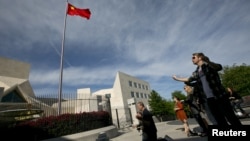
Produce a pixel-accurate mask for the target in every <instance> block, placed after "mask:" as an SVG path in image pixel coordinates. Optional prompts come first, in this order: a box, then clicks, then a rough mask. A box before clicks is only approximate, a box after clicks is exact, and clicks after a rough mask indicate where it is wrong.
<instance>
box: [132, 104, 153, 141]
mask: <svg viewBox="0 0 250 141" xmlns="http://www.w3.org/2000/svg"><path fill="white" fill-rule="evenodd" d="M136 106H137V109H138V110H139V112H138V113H137V115H136V118H137V119H138V120H139V121H140V122H139V124H138V125H134V126H133V127H142V128H141V130H142V141H157V128H156V126H155V123H154V120H153V118H152V116H153V115H152V114H151V113H150V112H149V111H148V109H147V108H145V106H144V103H143V102H138V103H137V105H136Z"/></svg>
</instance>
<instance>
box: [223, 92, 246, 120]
mask: <svg viewBox="0 0 250 141" xmlns="http://www.w3.org/2000/svg"><path fill="white" fill-rule="evenodd" d="M227 91H228V94H229V100H230V102H231V104H232V107H233V110H234V112H235V113H237V112H238V111H237V109H239V110H240V112H241V113H242V114H243V116H246V114H247V113H246V111H245V110H243V109H242V107H241V105H240V104H241V103H243V99H242V97H241V96H240V95H239V94H238V92H236V91H235V90H234V89H233V88H230V87H227Z"/></svg>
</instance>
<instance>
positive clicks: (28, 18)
mask: <svg viewBox="0 0 250 141" xmlns="http://www.w3.org/2000/svg"><path fill="white" fill-rule="evenodd" d="M69 2H70V3H71V4H73V5H74V6H76V7H78V8H89V9H90V11H91V13H92V14H91V17H90V19H89V20H87V19H85V18H81V17H79V16H70V15H68V16H67V18H66V29H65V44H64V69H63V86H62V88H63V90H62V91H63V92H64V93H68V92H72V93H76V89H77V88H91V91H92V92H94V91H96V90H98V89H106V88H111V87H112V86H113V82H114V79H115V75H116V73H117V72H118V71H121V72H124V73H126V74H129V75H132V76H135V77H137V78H139V79H143V80H145V81H147V82H149V83H150V85H151V89H153V90H155V91H157V92H158V93H159V94H160V95H161V96H162V97H164V98H166V99H170V98H171V93H172V92H173V91H175V90H181V91H182V89H183V83H181V82H177V81H174V80H173V79H172V75H174V74H176V75H177V76H182V77H188V76H189V75H190V74H191V73H192V71H193V70H194V69H195V66H194V65H193V64H192V62H191V57H192V53H194V52H203V53H205V54H206V55H207V56H208V57H209V58H210V60H212V61H214V62H218V63H221V64H222V65H223V66H225V65H229V66H231V65H233V64H235V63H236V64H238V65H241V64H242V63H246V64H248V65H249V64H250V55H249V53H250V46H249V45H250V14H249V13H250V1H249V0H69ZM65 10H66V0H40V1H38V0H36V1H34V0H0V56H1V57H7V58H10V59H15V60H20V61H23V62H27V63H29V64H30V65H31V70H30V77H29V79H30V82H31V85H32V86H33V87H34V91H35V93H40V94H48V93H54V94H55V95H57V92H58V87H59V77H60V59H61V49H62V40H63V31H64V19H65Z"/></svg>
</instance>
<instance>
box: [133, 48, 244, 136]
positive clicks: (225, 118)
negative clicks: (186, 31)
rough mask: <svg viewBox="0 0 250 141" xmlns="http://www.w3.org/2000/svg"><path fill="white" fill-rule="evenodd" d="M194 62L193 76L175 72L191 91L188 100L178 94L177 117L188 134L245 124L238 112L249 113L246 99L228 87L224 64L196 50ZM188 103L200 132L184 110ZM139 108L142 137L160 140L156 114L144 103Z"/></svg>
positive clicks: (193, 57)
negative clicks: (222, 75) (223, 77)
mask: <svg viewBox="0 0 250 141" xmlns="http://www.w3.org/2000/svg"><path fill="white" fill-rule="evenodd" d="M192 62H193V64H194V65H196V66H197V67H196V69H195V71H194V72H193V73H192V75H191V76H190V77H187V78H182V77H177V76H176V75H173V76H172V78H173V79H174V80H176V81H180V82H184V90H185V92H186V94H187V97H186V99H185V100H183V101H181V100H180V99H179V98H178V97H176V96H174V97H173V100H174V102H175V106H174V111H175V113H176V117H177V119H179V120H180V121H181V122H182V123H183V127H184V131H185V133H186V134H187V136H193V135H200V136H207V133H208V126H209V125H218V126H227V125H233V126H241V125H242V123H241V121H240V119H239V118H238V117H237V115H236V113H237V110H236V109H239V110H240V112H241V113H242V114H246V112H245V111H244V110H243V109H242V108H241V106H240V104H241V103H242V98H241V97H240V95H239V94H237V92H236V91H234V90H233V89H232V88H231V87H227V88H226V87H224V86H223V84H222V82H221V79H220V75H219V71H221V70H222V65H221V64H219V63H215V62H212V61H210V59H209V58H208V57H207V56H205V55H204V54H203V53H193V54H192ZM184 104H186V105H187V106H188V109H189V110H190V112H191V114H192V115H193V117H194V118H195V119H196V121H197V123H198V124H199V126H200V129H201V131H200V133H198V134H196V133H194V132H193V131H192V130H191V129H190V127H189V124H188V118H187V115H186V113H185V111H184ZM137 109H138V110H139V112H138V114H137V115H136V118H137V119H138V120H140V122H139V123H140V124H138V125H136V126H135V127H137V128H138V127H139V126H142V127H143V128H142V129H141V130H142V131H143V133H142V140H143V141H156V140H157V129H156V126H155V124H154V121H153V118H152V114H151V113H150V112H149V111H148V110H147V109H146V108H145V106H144V104H143V103H142V102H139V103H137Z"/></svg>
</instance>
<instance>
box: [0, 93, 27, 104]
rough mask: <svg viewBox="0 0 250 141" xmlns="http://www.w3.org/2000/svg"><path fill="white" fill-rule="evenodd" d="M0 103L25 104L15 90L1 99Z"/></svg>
mask: <svg viewBox="0 0 250 141" xmlns="http://www.w3.org/2000/svg"><path fill="white" fill-rule="evenodd" d="M1 102H16V103H17V102H21V103H25V101H24V99H23V98H22V97H21V96H20V95H19V94H18V92H17V91H16V90H14V91H12V92H10V93H8V94H7V95H5V96H4V97H2V101H1Z"/></svg>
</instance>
